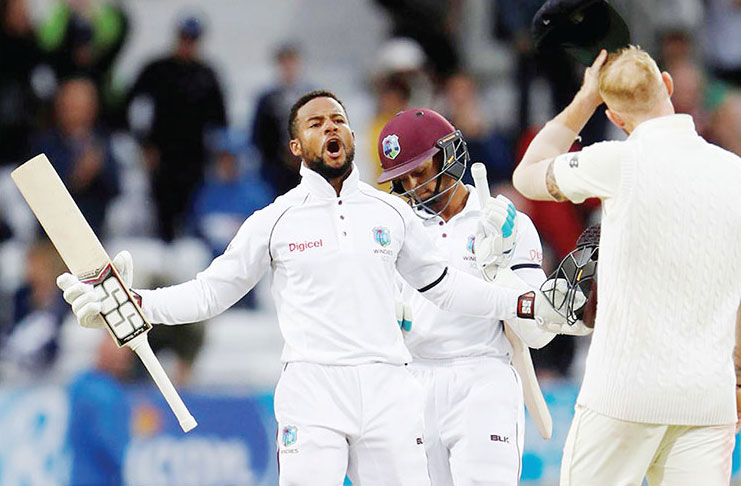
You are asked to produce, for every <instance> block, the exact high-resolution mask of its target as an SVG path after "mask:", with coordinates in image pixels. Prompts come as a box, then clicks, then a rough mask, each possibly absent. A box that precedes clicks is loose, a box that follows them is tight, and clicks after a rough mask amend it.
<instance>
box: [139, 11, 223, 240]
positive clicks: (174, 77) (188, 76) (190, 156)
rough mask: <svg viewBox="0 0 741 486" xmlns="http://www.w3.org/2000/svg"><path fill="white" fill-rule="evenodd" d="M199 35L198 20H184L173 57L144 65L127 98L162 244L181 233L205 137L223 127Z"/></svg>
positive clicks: (200, 172) (199, 175) (199, 177)
mask: <svg viewBox="0 0 741 486" xmlns="http://www.w3.org/2000/svg"><path fill="white" fill-rule="evenodd" d="M204 31H205V28H204V23H203V20H202V19H201V18H199V17H195V16H186V17H183V18H182V19H181V20H180V21H179V22H178V24H177V29H176V36H175V37H176V39H175V47H174V49H173V52H172V53H170V54H168V55H166V56H165V57H162V58H160V59H157V60H154V61H153V62H151V63H150V64H148V65H147V66H146V67H145V68H144V69H143V70H142V71H141V73H140V74H139V75H138V77H137V78H136V81H135V82H134V84H133V86H132V88H131V90H130V91H129V94H128V97H127V103H128V115H129V124H130V126H131V129H132V130H133V132H134V133H135V134H136V135H137V136H138V137H139V139H140V141H141V143H142V145H143V148H144V158H145V163H146V165H147V167H148V169H149V170H150V172H151V182H152V195H153V198H154V200H155V204H156V209H157V221H158V234H159V236H160V237H161V238H162V239H163V240H165V241H171V240H173V239H174V238H175V237H176V236H177V235H179V234H180V233H182V231H183V229H184V223H185V218H186V215H187V212H188V209H189V205H190V202H191V198H192V196H193V194H194V192H195V190H196V189H197V188H198V186H199V185H200V184H201V182H202V181H203V176H204V170H205V165H206V148H205V142H204V138H205V136H206V135H207V133H208V132H209V131H210V130H211V129H218V128H221V127H224V126H226V124H227V123H226V109H225V106H224V96H223V94H222V89H221V85H220V83H219V80H218V77H217V76H216V73H215V72H214V70H213V69H212V68H211V67H210V66H209V65H208V64H207V63H206V62H204V61H202V60H201V59H200V56H199V47H200V42H201V40H202V37H203V34H204Z"/></svg>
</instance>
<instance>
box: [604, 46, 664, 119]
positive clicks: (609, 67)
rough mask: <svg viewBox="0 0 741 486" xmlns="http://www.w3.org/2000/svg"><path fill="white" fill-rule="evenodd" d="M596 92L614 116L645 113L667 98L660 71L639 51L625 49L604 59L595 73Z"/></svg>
mask: <svg viewBox="0 0 741 486" xmlns="http://www.w3.org/2000/svg"><path fill="white" fill-rule="evenodd" d="M599 92H600V95H601V96H602V99H603V100H604V101H605V103H606V104H607V107H608V108H610V109H611V110H614V111H616V112H618V113H624V114H630V113H639V114H640V113H646V112H650V111H651V110H652V109H653V108H654V105H655V104H656V103H657V102H659V101H660V100H661V99H662V97H663V96H667V93H666V90H665V88H664V82H663V81H662V79H661V71H659V67H658V66H657V65H656V62H655V61H654V60H653V59H652V58H651V56H650V55H648V53H647V52H646V51H644V50H643V49H641V48H640V47H637V46H628V47H625V48H623V49H620V50H619V51H618V52H615V53H611V54H610V55H608V56H607V60H606V61H605V64H604V65H603V66H602V69H600V73H599Z"/></svg>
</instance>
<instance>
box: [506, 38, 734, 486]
mask: <svg viewBox="0 0 741 486" xmlns="http://www.w3.org/2000/svg"><path fill="white" fill-rule="evenodd" d="M672 90H673V83H672V79H671V76H670V75H669V74H668V73H666V72H663V73H662V72H660V71H659V68H658V67H657V65H656V63H655V62H654V60H653V59H651V57H650V56H649V55H648V54H647V53H646V52H644V51H642V50H641V49H640V48H636V47H628V48H625V49H622V50H620V51H619V52H617V53H614V54H610V55H609V56H608V55H607V53H606V52H605V51H604V50H603V51H602V52H601V53H600V54H599V56H598V57H597V58H596V60H595V61H594V63H593V64H592V66H591V67H589V68H588V69H587V71H586V73H585V75H584V82H583V85H582V87H581V89H580V91H579V92H578V93H577V94H576V96H575V97H574V99H573V101H572V102H571V104H570V105H569V106H568V107H567V108H566V109H565V110H564V111H563V112H561V113H560V114H559V115H557V116H556V117H555V118H554V119H553V120H551V121H550V122H548V123H547V124H546V126H545V127H544V128H543V129H542V130H541V131H540V133H539V134H538V135H537V136H536V137H535V139H534V140H533V141H532V143H531V144H530V147H529V148H528V150H527V152H526V154H525V156H524V158H523V160H522V162H521V163H520V165H519V166H518V168H517V169H516V170H515V173H514V176H513V179H514V184H515V187H516V188H517V189H518V190H519V191H520V192H521V193H522V194H523V195H525V196H526V197H529V198H532V199H540V200H558V201H563V200H565V199H569V200H571V201H573V202H575V203H581V202H582V201H584V199H585V198H588V197H598V198H600V199H601V200H602V233H601V237H600V246H599V252H600V258H599V266H598V269H597V272H598V281H599V302H598V303H597V316H596V320H595V326H594V334H593V337H592V343H591V346H590V349H589V354H588V357H587V362H586V373H585V376H584V382H583V384H582V388H581V392H580V394H579V398H578V400H577V407H576V415H575V417H574V421H573V424H572V427H571V430H570V432H569V436H568V439H567V441H566V445H565V449H564V456H563V462H562V470H561V484H562V485H589V486H591V485H595V484H611V485H627V484H641V482H642V481H643V478H644V477H646V478H647V479H648V483H649V484H650V485H659V484H666V485H672V486H683V485H698V484H702V485H703V486H720V485H727V484H728V483H729V481H730V476H731V452H732V451H733V447H734V433H735V423H736V419H737V417H736V406H735V403H734V402H735V399H736V394H735V392H734V389H735V388H734V384H735V382H734V380H736V379H737V378H736V376H734V366H733V358H732V352H733V346H734V343H735V339H734V331H735V323H736V313H737V310H738V309H739V299H740V298H741V243H740V242H741V193H740V192H739V188H741V159H739V157H737V156H736V155H734V154H732V153H730V152H727V151H725V150H723V149H721V148H719V147H717V146H714V145H711V144H709V143H707V142H706V141H705V140H703V139H702V138H701V137H700V136H699V135H698V134H697V133H696V131H695V127H694V124H693V121H692V118H691V117H690V116H689V115H678V114H675V113H674V107H673V106H672V103H671V99H670V96H671V94H672ZM603 102H604V103H606V105H607V117H608V118H609V119H610V121H611V122H612V123H613V124H614V125H616V126H618V127H619V128H621V129H623V130H624V131H625V132H626V133H628V134H629V137H628V139H627V140H625V141H622V142H614V141H613V142H602V143H597V144H594V145H592V146H589V147H585V148H584V149H583V150H582V151H581V152H573V153H566V152H567V151H568V150H569V147H570V146H571V144H572V142H573V141H574V139H575V138H576V136H577V134H578V133H579V131H580V130H581V129H582V128H583V126H584V124H585V123H586V121H587V120H588V119H589V117H590V116H591V115H592V113H593V112H594V110H595V109H596V108H597V107H598V106H599V105H600V104H602V103H603Z"/></svg>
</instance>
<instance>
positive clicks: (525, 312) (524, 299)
mask: <svg viewBox="0 0 741 486" xmlns="http://www.w3.org/2000/svg"><path fill="white" fill-rule="evenodd" d="M517 317H519V318H521V319H535V292H533V291H532V290H531V291H530V292H528V293H526V294H522V295H521V296H519V297H518V298H517Z"/></svg>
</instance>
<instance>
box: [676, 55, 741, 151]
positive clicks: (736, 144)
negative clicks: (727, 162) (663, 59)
mask: <svg viewBox="0 0 741 486" xmlns="http://www.w3.org/2000/svg"><path fill="white" fill-rule="evenodd" d="M667 67H668V70H669V72H670V73H671V75H672V78H673V79H674V94H673V95H672V102H673V104H674V109H675V110H676V112H677V113H688V114H690V115H692V117H693V118H694V120H695V126H696V129H697V132H698V133H699V134H701V135H702V136H703V137H704V138H706V139H707V140H708V141H710V142H712V143H716V144H718V145H720V146H721V147H723V148H725V149H727V150H730V151H732V152H734V153H737V154H741V90H739V89H738V88H734V87H733V86H732V85H730V84H728V83H726V82H723V81H720V80H718V79H714V78H713V77H712V76H710V75H708V74H707V73H705V72H703V70H702V68H701V67H700V65H699V64H697V63H695V62H693V61H692V60H690V59H686V60H683V61H680V62H677V63H675V64H671V65H669V66H667Z"/></svg>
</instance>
